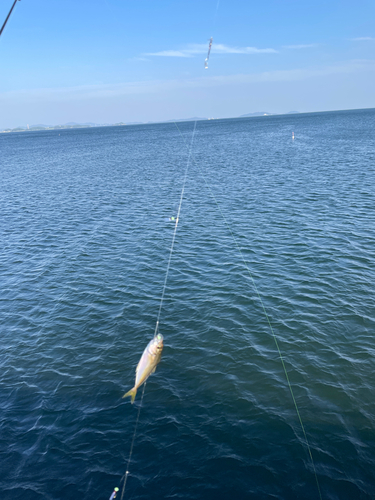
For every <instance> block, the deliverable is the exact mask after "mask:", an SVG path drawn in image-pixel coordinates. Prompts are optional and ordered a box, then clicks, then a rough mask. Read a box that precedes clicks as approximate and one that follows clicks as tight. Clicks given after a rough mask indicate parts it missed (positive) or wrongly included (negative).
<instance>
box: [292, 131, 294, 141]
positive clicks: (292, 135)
mask: <svg viewBox="0 0 375 500" xmlns="http://www.w3.org/2000/svg"><path fill="white" fill-rule="evenodd" d="M292 139H293V140H294V132H292Z"/></svg>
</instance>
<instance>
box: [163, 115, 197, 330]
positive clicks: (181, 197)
mask: <svg viewBox="0 0 375 500" xmlns="http://www.w3.org/2000/svg"><path fill="white" fill-rule="evenodd" d="M175 125H176V123H175ZM176 126H177V125H176ZM196 126H197V122H196V121H195V122H194V129H193V134H192V136H191V142H190V147H189V154H188V159H187V163H186V169H185V177H184V182H183V185H182V190H181V196H180V203H179V205H178V211H177V217H176V224H175V226H174V232H173V237H172V245H171V249H170V252H169V259H168V265H167V272H166V273H165V279H164V286H163V292H162V294H161V299H160V305H159V312H158V317H157V319H156V326H155V332H154V337H156V335H157V333H158V330H159V320H160V314H161V308H162V306H163V300H164V294H165V289H166V286H167V280H168V274H169V268H170V266H171V260H172V254H173V247H174V241H175V239H176V232H177V225H178V220H179V218H180V212H181V205H182V199H183V197H184V191H185V184H186V179H187V173H188V170H189V163H190V157H191V156H192V154H191V150H192V147H193V141H194V136H195V129H196ZM177 128H178V127H177ZM178 131H179V133H180V134H181V132H180V129H179V128H178Z"/></svg>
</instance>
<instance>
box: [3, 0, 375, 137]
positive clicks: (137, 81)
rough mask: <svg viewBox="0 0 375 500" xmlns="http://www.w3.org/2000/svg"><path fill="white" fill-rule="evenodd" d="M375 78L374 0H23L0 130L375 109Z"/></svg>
mask: <svg viewBox="0 0 375 500" xmlns="http://www.w3.org/2000/svg"><path fill="white" fill-rule="evenodd" d="M12 3H13V0H1V1H0V24H2V23H3V21H4V20H5V17H6V15H7V13H8V11H9V9H10V7H11V5H12ZM211 36H213V39H214V41H213V45H212V51H211V56H210V61H209V69H208V70H205V69H204V59H205V57H206V54H207V49H208V40H209V38H210V37H211ZM374 77H375V2H374V1H373V0H371V1H367V0H359V1H357V2H354V1H346V0H340V1H331V0H326V1H324V2H323V1H321V0H314V1H312V0H306V1H303V2H301V1H296V0H293V1H291V0H282V1H281V0H278V1H275V0H264V1H263V2H250V1H248V0H230V1H228V0H220V1H219V2H218V0H206V1H205V2H202V1H197V0H189V1H184V2H182V1H178V0H173V1H172V0H158V1H155V0H138V1H134V0H133V1H129V0H100V1H98V0H90V1H88V0H80V2H77V1H76V0H64V1H63V2H62V1H60V2H58V1H56V0H49V1H47V0H32V1H31V0H22V1H21V2H17V5H16V8H15V10H14V11H13V14H12V16H11V18H10V20H9V22H8V25H7V27H6V29H5V31H4V33H3V35H2V36H1V37H0V129H3V128H6V127H16V126H25V125H26V124H30V125H31V124H51V125H53V124H62V123H66V122H72V121H73V122H95V123H115V122H120V121H123V122H125V123H126V122H135V121H158V120H168V119H173V118H176V119H178V118H189V117H193V116H199V117H230V116H239V115H242V114H245V113H252V112H256V111H267V112H271V113H285V112H288V111H300V112H308V111H326V110H334V109H353V108H373V107H375V91H374V88H375V85H374V82H375V78H374Z"/></svg>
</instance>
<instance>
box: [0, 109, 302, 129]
mask: <svg viewBox="0 0 375 500" xmlns="http://www.w3.org/2000/svg"><path fill="white" fill-rule="evenodd" d="M298 113H299V111H289V113H280V114H287V115H291V114H293V115H294V114H298ZM277 114H279V113H268V112H266V111H257V112H256V113H248V114H246V115H241V116H239V118H251V117H256V116H275V115H277ZM216 119H220V118H201V117H198V116H194V117H192V118H178V119H175V120H164V121H161V122H128V123H124V122H119V123H93V122H87V123H75V122H68V123H65V124H64V125H44V124H37V125H27V126H26V127H16V128H7V129H3V130H0V134H1V133H9V132H35V131H40V130H64V129H73V128H91V127H123V126H125V125H148V124H152V123H173V122H191V121H203V120H216Z"/></svg>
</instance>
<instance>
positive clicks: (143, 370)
mask: <svg viewBox="0 0 375 500" xmlns="http://www.w3.org/2000/svg"><path fill="white" fill-rule="evenodd" d="M163 340H164V339H163V335H162V334H161V333H158V335H156V336H155V337H154V338H153V339H152V340H151V341H150V342H149V343H148V345H147V347H146V349H145V350H144V351H143V354H142V357H141V359H140V360H139V363H138V366H137V368H136V370H135V384H134V387H133V389H130V391H128V392H127V393H126V394H124V395H123V396H122V397H123V398H126V397H128V396H130V397H131V403H132V404H133V403H134V399H135V395H136V394H137V389H138V387H140V386H141V385H142V384H144V383H145V382H146V380H147V379H148V377H149V376H150V375H151V374H152V373H154V371H155V370H156V366H157V365H158V363H159V361H160V358H161V353H162V351H163V347H164V344H163Z"/></svg>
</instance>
